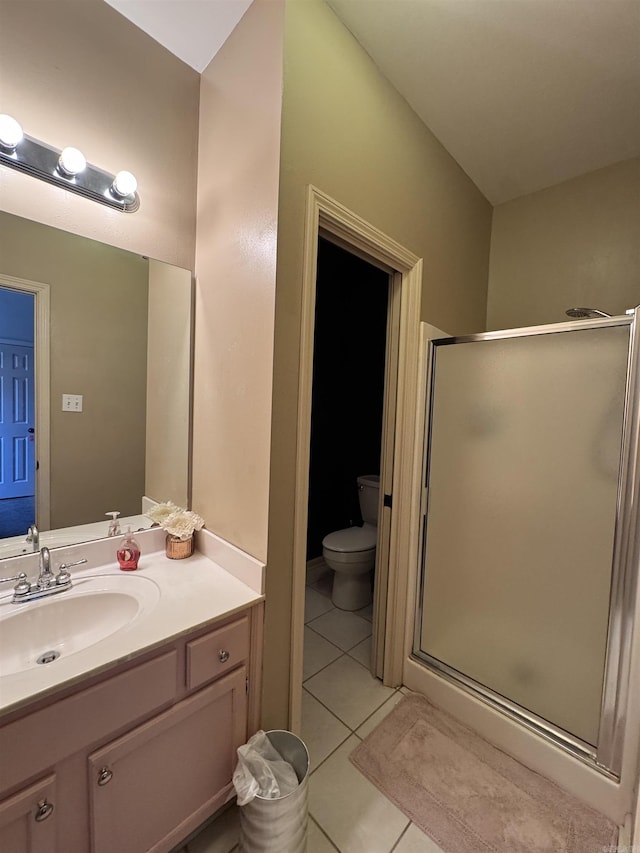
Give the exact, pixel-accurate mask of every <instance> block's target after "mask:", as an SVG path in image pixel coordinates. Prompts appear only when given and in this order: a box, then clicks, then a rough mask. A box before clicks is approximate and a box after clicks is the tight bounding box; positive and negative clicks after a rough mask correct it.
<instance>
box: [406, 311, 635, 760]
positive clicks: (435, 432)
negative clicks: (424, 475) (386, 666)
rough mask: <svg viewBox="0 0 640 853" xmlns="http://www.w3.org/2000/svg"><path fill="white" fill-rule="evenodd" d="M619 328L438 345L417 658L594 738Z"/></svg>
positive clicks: (619, 417)
mask: <svg viewBox="0 0 640 853" xmlns="http://www.w3.org/2000/svg"><path fill="white" fill-rule="evenodd" d="M628 344H629V328H628V326H617V327H610V328H587V327H585V328H584V329H581V330H573V331H565V332H559V333H554V334H548V333H547V334H537V335H532V336H528V335H527V336H516V337H506V338H501V339H494V340H476V341H467V342H463V341H459V342H455V343H453V344H450V345H444V344H442V345H437V346H436V347H435V350H434V362H433V365H434V369H433V375H432V391H431V396H432V405H431V424H430V427H431V432H430V438H429V460H428V487H429V489H428V495H429V497H428V513H427V521H426V538H425V548H424V567H423V598H422V624H421V629H420V648H421V650H422V651H423V652H425V653H427V654H428V655H430V656H432V657H433V658H436V659H437V660H439V661H441V662H443V663H445V664H446V665H447V666H449V667H452V668H453V669H455V670H457V671H459V672H460V673H462V674H464V675H465V676H467V677H468V678H471V679H473V680H474V681H476V682H478V683H479V684H481V685H484V686H485V687H488V688H489V689H490V690H492V691H494V692H495V693H498V694H500V695H502V696H504V697H506V698H507V699H508V700H510V701H511V702H514V703H516V704H518V705H520V706H522V707H523V708H525V709H527V710H529V711H531V712H533V713H534V714H536V715H538V716H539V717H542V718H543V719H545V720H547V721H549V722H550V723H552V724H553V725H555V726H557V727H559V728H561V729H564V730H565V731H567V732H569V733H570V734H572V735H573V736H575V737H577V738H579V739H581V740H583V741H585V742H586V743H588V744H591V745H594V746H595V745H596V744H597V737H598V727H599V722H600V706H601V698H602V684H603V674H604V665H605V651H606V643H607V628H608V617H609V599H610V585H611V572H612V555H613V545H614V535H615V524H616V504H617V493H618V473H619V461H620V452H621V436H622V423H623V411H624V394H625V381H626V370H627V351H628Z"/></svg>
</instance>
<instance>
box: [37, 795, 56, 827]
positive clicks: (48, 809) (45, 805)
mask: <svg viewBox="0 0 640 853" xmlns="http://www.w3.org/2000/svg"><path fill="white" fill-rule="evenodd" d="M52 812H53V803H49V802H47V800H40V802H39V803H38V808H37V810H36V814H35V818H36V820H37V821H38V823H40V822H41V821H43V820H46V819H47V818H48V817H51V814H52Z"/></svg>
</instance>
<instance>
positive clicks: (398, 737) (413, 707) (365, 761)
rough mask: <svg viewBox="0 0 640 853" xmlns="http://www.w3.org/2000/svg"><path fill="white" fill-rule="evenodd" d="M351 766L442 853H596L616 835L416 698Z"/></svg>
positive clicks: (410, 699)
mask: <svg viewBox="0 0 640 853" xmlns="http://www.w3.org/2000/svg"><path fill="white" fill-rule="evenodd" d="M351 761H352V762H353V763H354V764H355V766H356V767H357V768H358V769H359V770H360V771H361V772H362V773H364V775H365V776H366V777H367V778H368V779H370V780H371V782H373V784H374V785H376V786H377V787H378V788H379V789H380V790H381V791H382V792H383V793H384V794H385V795H386V796H387V797H388V798H389V799H390V800H391V801H392V802H394V803H395V804H396V805H397V806H398V808H399V809H401V810H402V811H403V812H404V813H405V814H406V815H407V817H410V818H411V820H412V821H413V822H414V823H415V824H417V825H418V826H419V827H420V828H421V829H422V830H423V831H424V832H425V833H426V834H427V835H429V836H431V838H433V840H434V841H435V842H436V843H437V844H439V845H440V847H441V848H442V849H443V850H444V851H445V853H485V851H486V853H489V851H490V852H491V853H543V851H544V853H603V851H605V850H607V849H614V847H615V844H616V841H617V837H618V831H617V828H616V826H615V825H614V824H613V823H611V822H610V821H609V820H607V819H606V818H604V817H602V815H599V814H598V813H597V812H595V811H593V809H590V808H589V807H588V806H585V805H583V804H582V803H581V802H579V801H578V800H576V799H575V798H574V797H572V796H571V795H570V794H568V793H566V792H565V791H563V790H562V789H561V788H558V787H557V786H556V785H554V784H553V783H552V782H548V781H547V780H546V779H544V778H543V777H542V776H540V775H538V774H537V773H534V772H533V771H532V770H529V769H528V768H526V767H524V765H522V764H520V763H519V762H518V761H515V760H514V759H513V758H510V757H509V756H508V755H506V754H505V753H504V752H500V750H498V749H496V748H495V747H493V746H491V745H490V744H489V743H487V741H485V740H483V739H482V738H481V737H479V736H478V735H477V734H475V733H474V732H472V731H471V730H470V729H467V728H465V727H464V726H462V725H460V724H459V723H458V722H456V720H454V718H453V717H451V716H450V715H449V714H446V713H445V712H444V711H441V710H440V709H439V708H436V707H435V706H434V705H432V704H431V703H430V702H428V701H427V700H426V699H424V698H423V697H422V696H418V695H409V696H405V698H404V699H402V700H401V701H400V702H399V704H398V705H396V707H395V708H394V709H393V711H392V712H391V713H390V714H389V716H388V717H386V718H385V719H384V720H383V722H382V723H380V725H379V726H378V727H377V728H376V729H374V730H373V731H372V732H371V734H370V735H369V736H368V737H367V738H365V740H364V741H363V742H362V743H361V744H359V745H358V746H357V747H356V749H355V750H354V751H353V753H352V754H351Z"/></svg>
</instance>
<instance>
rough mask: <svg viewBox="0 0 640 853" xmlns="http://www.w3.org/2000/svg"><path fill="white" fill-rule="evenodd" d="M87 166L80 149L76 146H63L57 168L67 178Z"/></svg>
mask: <svg viewBox="0 0 640 853" xmlns="http://www.w3.org/2000/svg"><path fill="white" fill-rule="evenodd" d="M86 166H87V161H86V159H85V156H84V154H83V153H82V151H78V149H77V148H65V149H64V150H63V151H62V154H61V155H60V157H59V159H58V170H59V171H60V172H62V174H63V175H64V176H65V177H67V178H73V177H75V175H77V174H78V173H79V172H82V171H83V170H84V169H85V168H86Z"/></svg>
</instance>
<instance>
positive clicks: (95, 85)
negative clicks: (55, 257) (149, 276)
mask: <svg viewBox="0 0 640 853" xmlns="http://www.w3.org/2000/svg"><path fill="white" fill-rule="evenodd" d="M198 87H199V75H198V74H197V73H196V72H195V71H194V70H193V69H191V68H189V67H188V66H186V65H185V64H184V63H183V62H181V61H180V60H179V59H177V58H176V57H174V56H173V55H172V54H170V53H169V52H168V51H167V50H165V49H164V48H163V47H161V46H160V45H159V44H157V43H156V42H154V41H153V40H152V39H151V38H150V37H149V36H147V35H145V34H144V33H143V32H142V31H141V30H139V29H138V28H137V27H135V26H133V24H131V23H129V22H128V21H127V20H126V19H125V18H123V17H122V16H121V15H119V14H118V13H117V12H116V11H115V10H114V9H112V8H111V7H110V6H108V5H107V4H106V3H104V2H102V0H81V2H80V0H27V2H25V0H0V109H1V110H2V112H6V113H9V114H10V115H13V116H14V117H15V118H16V119H17V120H18V121H19V122H20V123H21V124H22V126H23V128H24V130H25V132H26V133H28V134H29V135H31V136H35V137H37V138H38V139H41V140H43V141H44V142H47V143H48V144H50V145H53V146H54V147H56V148H64V147H65V146H67V145H74V146H76V147H77V148H80V150H81V151H83V152H84V154H85V156H86V157H87V160H88V161H89V162H90V163H93V164H94V165H96V166H99V167H101V168H103V169H105V170H106V171H109V172H117V171H119V170H120V169H128V170H129V171H131V172H133V173H134V174H135V175H136V176H137V178H138V184H139V193H140V197H141V207H140V210H139V211H138V212H137V213H134V214H124V213H120V212H118V211H115V210H111V209H109V208H107V207H104V206H103V205H99V204H96V203H95V202H92V201H89V200H87V199H84V198H81V197H80V196H76V195H73V194H70V193H65V192H64V191H62V190H60V189H58V188H57V187H54V186H49V185H48V184H45V183H43V182H42V181H39V180H37V179H35V178H31V177H29V176H27V175H23V174H21V173H19V172H15V171H13V170H11V169H6V168H2V169H0V207H1V208H2V209H3V210H7V211H10V212H12V213H16V214H18V215H19V216H24V217H26V218H28V219H33V220H34V221H37V222H44V223H46V224H49V225H54V226H56V227H57V228H63V229H65V230H67V231H70V232H72V233H75V234H82V235H84V236H87V237H92V238H95V239H97V240H102V241H103V242H105V243H111V244H112V245H114V246H119V247H121V248H126V249H131V250H132V251H137V252H140V253H141V254H145V255H148V256H150V257H155V258H158V259H160V260H164V261H167V262H169V263H172V264H176V265H178V266H181V267H186V268H188V269H193V262H194V249H195V193H196V151H197V122H198Z"/></svg>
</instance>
